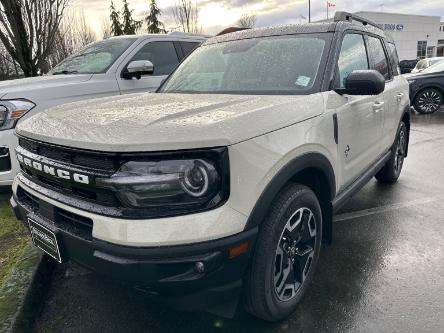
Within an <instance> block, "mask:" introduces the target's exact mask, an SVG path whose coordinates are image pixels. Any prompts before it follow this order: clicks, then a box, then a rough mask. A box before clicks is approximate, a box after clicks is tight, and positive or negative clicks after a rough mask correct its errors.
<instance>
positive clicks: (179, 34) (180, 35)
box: [109, 31, 210, 41]
mask: <svg viewBox="0 0 444 333" xmlns="http://www.w3.org/2000/svg"><path fill="white" fill-rule="evenodd" d="M209 37H210V36H208V35H203V34H194V33H185V32H176V31H175V32H170V33H168V34H143V35H122V36H113V37H110V38H109V39H119V38H125V39H140V40H144V39H147V38H156V39H159V38H160V39H162V38H168V39H169V40H171V39H174V38H177V39H181V40H182V39H190V40H199V41H204V40H206V39H207V38H209Z"/></svg>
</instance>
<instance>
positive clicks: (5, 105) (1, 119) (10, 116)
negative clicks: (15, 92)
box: [0, 99, 35, 131]
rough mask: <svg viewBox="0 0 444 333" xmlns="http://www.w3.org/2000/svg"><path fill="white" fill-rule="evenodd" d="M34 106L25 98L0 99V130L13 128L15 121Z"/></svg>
mask: <svg viewBox="0 0 444 333" xmlns="http://www.w3.org/2000/svg"><path fill="white" fill-rule="evenodd" d="M34 107H35V104H34V103H32V102H31V101H28V100H25V99H18V100H5V101H0V131H1V130H7V129H11V128H14V127H15V125H16V124H17V121H18V120H19V119H20V118H21V117H23V116H24V115H25V114H26V113H27V112H29V111H30V110H31V109H32V108H34Z"/></svg>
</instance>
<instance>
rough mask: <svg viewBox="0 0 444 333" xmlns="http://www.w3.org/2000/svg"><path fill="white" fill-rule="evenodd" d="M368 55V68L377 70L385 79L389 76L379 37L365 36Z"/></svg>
mask: <svg viewBox="0 0 444 333" xmlns="http://www.w3.org/2000/svg"><path fill="white" fill-rule="evenodd" d="M367 40H368V48H367V49H368V56H369V59H370V69H374V70H377V71H378V72H379V73H381V74H382V76H384V78H385V79H386V80H389V79H390V78H391V75H390V72H389V66H388V61H387V57H386V55H385V52H384V48H383V47H382V41H381V40H380V39H379V38H375V37H371V36H367Z"/></svg>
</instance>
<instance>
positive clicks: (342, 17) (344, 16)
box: [334, 12, 381, 29]
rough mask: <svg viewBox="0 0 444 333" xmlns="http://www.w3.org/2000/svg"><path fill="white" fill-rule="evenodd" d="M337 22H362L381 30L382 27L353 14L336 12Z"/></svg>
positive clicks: (335, 19)
mask: <svg viewBox="0 0 444 333" xmlns="http://www.w3.org/2000/svg"><path fill="white" fill-rule="evenodd" d="M334 21H335V22H344V21H347V22H352V21H358V22H361V23H362V24H363V25H371V26H373V27H375V28H378V29H381V26H379V25H377V24H376V23H374V22H372V21H370V20H367V19H365V18H363V17H360V16H358V15H354V14H352V13H347V12H336V14H335V18H334Z"/></svg>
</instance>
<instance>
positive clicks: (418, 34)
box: [355, 12, 444, 60]
mask: <svg viewBox="0 0 444 333" xmlns="http://www.w3.org/2000/svg"><path fill="white" fill-rule="evenodd" d="M355 14H356V15H358V16H361V17H364V18H366V19H368V20H370V21H373V22H374V23H377V24H378V25H380V27H381V28H382V29H384V30H385V32H386V33H388V34H390V35H391V36H392V37H393V39H394V40H395V44H396V48H397V49H398V54H399V59H400V60H410V59H416V58H430V57H440V56H441V57H442V56H444V22H441V17H440V16H424V15H406V14H395V13H385V12H357V13H355Z"/></svg>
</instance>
